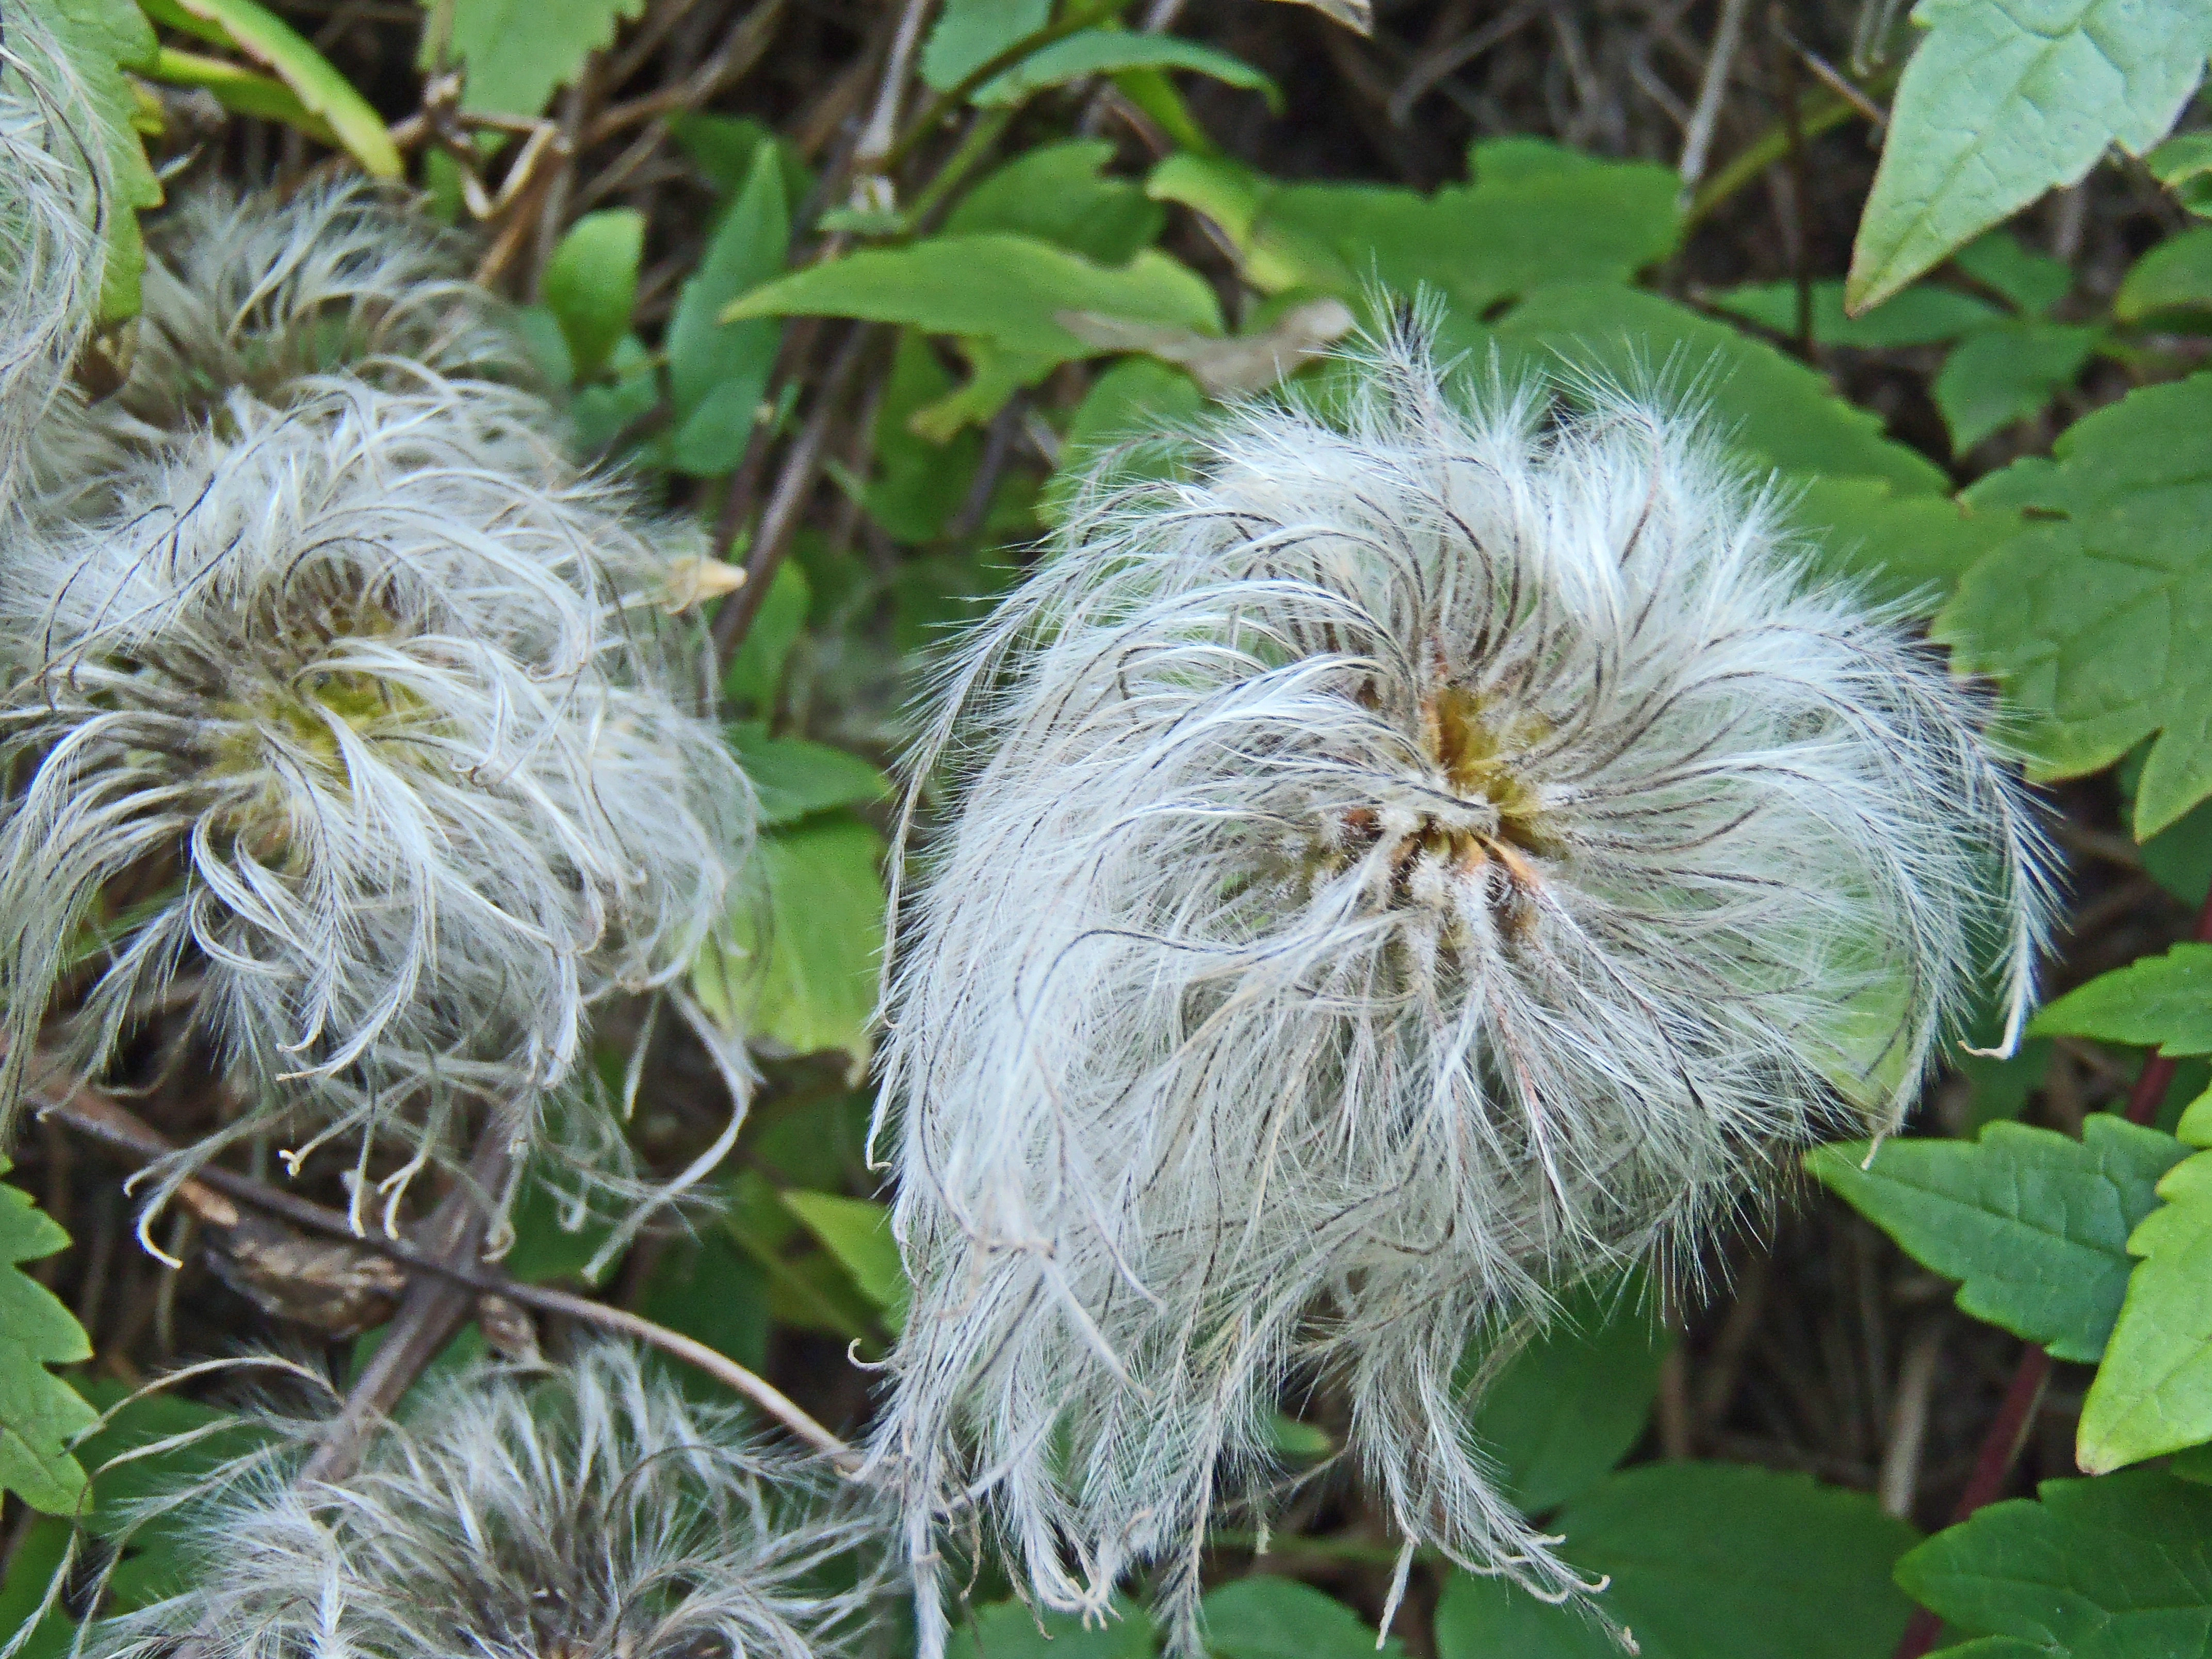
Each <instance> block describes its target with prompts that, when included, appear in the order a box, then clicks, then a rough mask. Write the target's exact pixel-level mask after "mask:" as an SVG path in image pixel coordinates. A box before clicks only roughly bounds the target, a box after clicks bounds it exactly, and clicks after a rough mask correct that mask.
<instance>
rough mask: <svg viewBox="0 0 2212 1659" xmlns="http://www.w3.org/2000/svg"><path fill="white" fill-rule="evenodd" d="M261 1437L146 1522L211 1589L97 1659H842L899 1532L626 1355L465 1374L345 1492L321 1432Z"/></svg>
mask: <svg viewBox="0 0 2212 1659" xmlns="http://www.w3.org/2000/svg"><path fill="white" fill-rule="evenodd" d="M286 1369H289V1370H304V1368H295V1367H286ZM334 1403H335V1402H334ZM230 1420H232V1421H235V1420H237V1419H230ZM246 1420H247V1422H248V1423H249V1424H250V1425H252V1426H254V1427H255V1428H257V1429H258V1433H259V1435H260V1436H261V1437H264V1446H263V1447H262V1448H261V1449H258V1450H257V1451H254V1452H251V1453H248V1454H246V1455H244V1456H242V1457H240V1458H237V1459H235V1460H233V1461H230V1462H225V1463H223V1464H222V1465H221V1466H219V1467H218V1468H216V1470H215V1471H214V1473H213V1474H210V1475H209V1476H207V1477H204V1478H203V1479H200V1480H196V1481H195V1482H194V1484H193V1485H191V1486H189V1487H185V1488H182V1489H179V1490H176V1491H172V1492H167V1493H164V1494H161V1495H160V1496H158V1497H156V1498H153V1499H151V1500H149V1503H148V1504H146V1505H144V1506H143V1508H142V1509H141V1510H139V1512H138V1515H137V1524H140V1525H143V1524H145V1523H146V1522H150V1521H152V1520H155V1519H157V1518H162V1517H165V1516H166V1517H167V1526H168V1527H170V1528H177V1527H178V1525H179V1522H182V1523H183V1525H182V1530H183V1531H184V1533H185V1539H186V1543H185V1552H186V1555H187V1558H188V1559H190V1560H191V1563H192V1564H193V1565H195V1566H196V1567H197V1582H196V1583H194V1584H193V1585H192V1586H191V1588H190V1589H186V1590H185V1591H184V1592H183V1593H181V1594H179V1595H175V1596H173V1597H172V1598H170V1599H168V1600H166V1601H160V1602H157V1603H155V1605H153V1606H151V1607H146V1608H144V1609H143V1610H140V1611H137V1612H134V1613H125V1614H123V1615H121V1616H119V1617H116V1618H112V1619H109V1620H105V1621H102V1622H100V1623H97V1624H94V1625H93V1626H89V1627H88V1629H87V1631H86V1632H85V1633H84V1635H83V1637H82V1638H80V1639H81V1643H82V1651H84V1652H87V1653H89V1654H92V1655H94V1656H97V1659H155V1656H159V1655H167V1654H173V1653H179V1652H190V1653H192V1654H194V1655H196V1656H197V1659H359V1656H365V1655H374V1656H375V1659H449V1656H460V1655H465V1656H468V1659H831V1656H836V1655H841V1654H844V1653H847V1652H848V1651H850V1650H851V1649H852V1645H853V1638H854V1637H855V1636H856V1635H857V1634H858V1633H859V1632H860V1631H861V1630H863V1629H865V1628H866V1617H867V1614H868V1612H869V1610H870V1607H871V1605H872V1602H873V1601H875V1599H876V1595H875V1587H876V1584H877V1583H878V1580H879V1576H880V1575H879V1571H878V1564H879V1563H880V1560H881V1558H882V1550H881V1548H880V1539H881V1535H882V1530H883V1529H882V1528H881V1527H880V1525H879V1524H878V1522H876V1521H875V1519H874V1518H873V1517H872V1515H871V1513H870V1511H869V1510H867V1509H866V1508H865V1507H864V1506H863V1505H862V1504H860V1503H859V1502H856V1501H855V1498H856V1493H855V1492H854V1490H853V1489H851V1488H849V1487H847V1488H845V1489H844V1490H842V1491H841V1490H840V1487H841V1486H842V1483H841V1482H840V1480H839V1479H838V1477H837V1476H836V1475H835V1474H830V1473H829V1472H827V1471H825V1470H824V1469H823V1468H821V1466H820V1465H819V1464H817V1463H810V1462H802V1461H800V1460H799V1459H797V1458H794V1457H793V1456H791V1455H787V1454H784V1453H781V1452H778V1451H775V1450H773V1449H769V1448H768V1447H766V1446H765V1445H763V1444H762V1443H758V1442H757V1440H756V1439H755V1438H754V1437H751V1436H750V1435H749V1434H748V1433H747V1432H746V1431H745V1429H744V1424H743V1421H742V1416H741V1413H738V1411H737V1410H736V1409H734V1408H732V1407H719V1406H710V1405H702V1404H699V1403H697V1402H696V1401H692V1400H690V1399H688V1398H686V1396H685V1395H684V1392H683V1391H682V1390H681V1389H678V1388H677V1387H676V1386H675V1384H674V1383H671V1381H669V1380H668V1379H667V1378H666V1377H665V1376H662V1375H660V1374H659V1372H658V1371H657V1370H651V1369H648V1368H647V1367H645V1366H643V1365H641V1364H640V1363H639V1361H638V1359H637V1358H636V1356H635V1354H633V1353H632V1352H630V1351H629V1350H628V1349H627V1348H623V1347H621V1346H614V1345H605V1346H598V1347H594V1348H592V1349H589V1350H586V1352H584V1353H583V1354H582V1355H581V1356H580V1357H579V1358H577V1359H576V1360H575V1361H574V1364H570V1365H568V1366H566V1367H562V1368H558V1369H556V1370H552V1371H551V1372H550V1374H548V1375H543V1376H532V1375H529V1374H527V1373H517V1372H513V1371H509V1370H500V1369H496V1368H492V1367H480V1368H478V1369H477V1370H472V1371H469V1372H465V1373H462V1374H461V1375H459V1376H455V1377H453V1378H452V1379H450V1380H448V1381H447V1382H446V1383H443V1384H441V1385H440V1386H437V1387H436V1388H435V1389H433V1390H432V1391H430V1392H429V1394H428V1397H427V1398H426V1399H424V1400H423V1401H422V1403H421V1405H420V1406H419V1407H416V1409H414V1410H411V1411H410V1412H408V1413H405V1414H404V1416H403V1417H402V1418H401V1419H399V1420H398V1421H397V1422H393V1423H388V1424H384V1425H380V1426H379V1427H378V1429H377V1430H376V1431H375V1433H374V1436H373V1437H372V1438H371V1439H370V1440H369V1442H368V1446H367V1449H366V1451H365V1454H364V1456H363V1459H362V1464H361V1467H360V1468H358V1469H357V1470H356V1472H355V1473H354V1474H350V1475H349V1476H348V1477H346V1478H345V1479H344V1480H339V1481H335V1482H331V1481H316V1480H308V1481H304V1482H303V1481H301V1480H299V1479H298V1478H297V1470H298V1466H299V1464H300V1463H301V1462H302V1461H303V1460H304V1459H305V1457H306V1455H307V1453H308V1452H309V1451H310V1450H312V1449H313V1444H314V1443H315V1439H316V1437H317V1434H318V1431H319V1429H320V1427H321V1425H320V1424H319V1423H318V1422H314V1421H304V1422H303V1421H301V1420H300V1419H296V1418H285V1417H282V1416H277V1415H275V1414H273V1413H258V1414H256V1415H255V1416H254V1417H252V1418H250V1419H246ZM198 1432H200V1433H203V1434H204V1432H205V1431H198ZM35 1622H36V1621H35V1620H33V1623H35Z"/></svg>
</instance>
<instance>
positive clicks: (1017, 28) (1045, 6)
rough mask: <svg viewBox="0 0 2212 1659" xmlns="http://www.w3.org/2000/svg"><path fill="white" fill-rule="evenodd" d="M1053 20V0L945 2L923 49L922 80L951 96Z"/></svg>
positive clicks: (934, 90) (955, 0)
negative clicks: (985, 65)
mask: <svg viewBox="0 0 2212 1659" xmlns="http://www.w3.org/2000/svg"><path fill="white" fill-rule="evenodd" d="M1050 21H1052V0H945V9H944V10H943V11H941V12H939V14H938V18H937V21H936V22H935V23H934V24H933V25H932V26H931V28H930V31H929V38H928V39H927V40H924V41H923V42H922V46H921V78H922V82H923V84H925V85H926V86H927V87H928V88H929V89H930V90H931V91H932V92H950V91H951V89H952V88H954V87H956V86H957V85H959V84H960V82H963V81H964V80H966V79H967V78H968V76H969V75H970V74H972V73H974V72H975V70H979V69H981V68H982V67H983V65H984V64H987V63H989V62H990V61H991V59H993V58H996V57H997V56H998V55H999V54H1000V52H1004V51H1006V49H1007V48H1008V47H1010V46H1013V45H1014V44H1015V43H1016V42H1017V41H1019V40H1027V39H1028V38H1029V37H1030V35H1032V34H1035V33H1036V32H1037V31H1038V30H1039V29H1041V28H1042V27H1044V26H1045V25H1046V24H1047V23H1049V22H1050Z"/></svg>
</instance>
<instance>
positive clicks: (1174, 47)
mask: <svg viewBox="0 0 2212 1659" xmlns="http://www.w3.org/2000/svg"><path fill="white" fill-rule="evenodd" d="M1170 69H1176V70H1191V71H1193V72H1194V73H1196V74H1199V75H1204V76H1210V77H1212V79H1214V80H1216V81H1219V82H1223V83H1224V84H1225V85H1227V86H1232V87H1242V88H1244V89H1245V90H1247V91H1250V92H1260V93H1264V94H1267V106H1268V107H1269V108H1270V109H1273V110H1274V111H1275V112H1278V113H1280V112H1281V111H1282V107H1283V94H1282V91H1281V89H1280V88H1278V87H1277V86H1276V85H1275V83H1274V82H1273V81H1271V80H1269V79H1268V78H1267V76H1264V75H1262V74H1261V73H1260V71H1259V70H1255V69H1254V68H1253V67H1252V66H1251V65H1250V64H1248V63H1246V62H1244V61H1243V59H1242V58H1231V56H1230V55H1229V54H1228V53H1227V52H1220V51H1217V50H1216V49H1215V48H1213V47H1212V46H1200V44H1199V43H1198V42H1197V41H1195V40H1181V39H1178V38H1177V37H1176V36H1175V35H1172V34H1132V33H1129V32H1128V31H1127V30H1126V29H1105V28H1098V29H1079V30H1077V31H1076V33H1073V34H1070V35H1065V36H1063V37H1061V38H1060V40H1054V42H1053V43H1052V44H1051V45H1049V46H1041V47H1039V48H1038V49H1037V50H1036V51H1035V52H1031V53H1030V55H1029V56H1028V57H1026V58H1023V59H1022V61H1021V62H1020V63H1018V64H1015V65H1014V66H1013V67H1012V69H1009V70H1006V72H1005V73H1004V74H1000V75H994V76H992V77H991V78H990V79H989V80H987V81H986V82H983V84H982V85H981V86H980V87H978V88H975V97H974V101H975V103H977V104H980V105H982V106H985V107H989V106H993V105H1003V104H1018V103H1020V102H1021V101H1022V100H1024V98H1027V97H1029V96H1030V94H1033V93H1037V92H1042V91H1043V90H1044V89H1045V88H1047V87H1058V86H1065V85H1066V84H1067V83H1068V82H1071V81H1082V80H1086V79H1088V78H1089V77H1091V76H1094V75H1111V74H1113V73H1114V72H1115V71H1116V70H1170Z"/></svg>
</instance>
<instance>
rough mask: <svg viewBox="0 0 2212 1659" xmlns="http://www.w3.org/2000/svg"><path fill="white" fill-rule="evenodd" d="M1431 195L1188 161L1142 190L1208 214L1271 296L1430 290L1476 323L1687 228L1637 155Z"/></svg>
mask: <svg viewBox="0 0 2212 1659" xmlns="http://www.w3.org/2000/svg"><path fill="white" fill-rule="evenodd" d="M1480 155H1481V151H1480V149H1478V155H1477V161H1478V170H1477V173H1476V176H1475V179H1474V183H1473V184H1471V185H1453V186H1448V187H1447V188H1445V189H1443V190H1439V191H1437V192H1436V193H1435V194H1433V195H1431V196H1423V195H1421V194H1419V192H1417V191H1410V190H1399V189H1391V188H1385V187H1383V186H1379V185H1279V184H1277V183H1276V182H1275V181H1274V180H1273V179H1267V178H1264V177H1261V175H1259V174H1256V173H1249V172H1247V171H1246V170H1244V169H1243V168H1242V167H1237V165H1235V164H1234V163H1231V162H1226V161H1208V160H1202V159H1200V158H1196V157H1192V156H1188V155H1177V156H1172V157H1170V158H1169V159H1168V160H1167V161H1163V162H1162V163H1160V165H1159V166H1158V167H1155V168H1153V170H1152V176H1151V178H1150V179H1149V180H1148V181H1147V182H1146V189H1147V190H1148V191H1150V192H1151V193H1152V195H1153V196H1154V197H1158V199H1160V200H1162V201H1177V202H1182V203H1184V204H1187V205H1188V206H1190V207H1192V208H1194V209H1195V210H1197V211H1199V212H1200V213H1203V214H1205V215H1206V216H1207V217H1208V218H1210V219H1212V220H1213V221H1214V222H1216V223H1217V224H1218V225H1220V226H1221V228H1223V229H1224V230H1225V231H1226V232H1227V233H1228V234H1229V235H1230V237H1231V240H1233V241H1235V242H1236V243H1237V246H1238V249H1239V251H1240V252H1242V253H1243V256H1244V259H1245V276H1246V277H1247V279H1248V280H1249V281H1250V282H1251V283H1253V284H1254V285H1255V286H1256V287H1258V288H1260V289H1262V290H1263V291H1265V292H1267V293H1284V292H1287V291H1289V290H1291V289H1318V290H1320V291H1321V292H1322V293H1327V294H1334V295H1337V296H1338V297H1340V298H1342V299H1346V300H1350V301H1354V302H1358V301H1361V300H1362V299H1364V296H1365V295H1366V293H1367V291H1368V289H1370V287H1371V286H1372V285H1373V284H1374V283H1376V282H1378V281H1379V282H1380V283H1383V285H1384V286H1385V287H1386V288H1388V289H1391V290H1392V291H1394V292H1395V293H1397V294H1399V295H1405V296H1407V297H1410V296H1412V295H1413V294H1414V293H1416V292H1417V291H1418V290H1419V289H1422V288H1423V287H1427V288H1431V289H1434V290H1436V292H1437V293H1438V294H1440V295H1443V297H1444V298H1445V299H1447V300H1449V301H1450V302H1451V304H1452V305H1453V306H1454V307H1456V308H1457V309H1458V310H1460V311H1461V312H1462V313H1465V314H1466V315H1467V316H1468V317H1470V318H1472V317H1479V316H1480V315H1482V314H1483V313H1486V312H1487V311H1489V310H1490V309H1492V307H1495V306H1496V305H1497V304H1498V302H1499V301H1503V300H1507V299H1510V298H1512V297H1513V296H1514V295H1520V294H1525V293H1528V291H1529V290H1530V289H1534V288H1536V287H1537V286H1539V285H1540V284H1543V283H1575V282H1590V283H1625V282H1626V281H1627V280H1628V279H1629V278H1630V277H1631V276H1634V275H1635V274H1636V272H1637V271H1638V270H1642V269H1643V268H1644V266H1646V265H1648V264H1653V263H1654V262H1656V261H1657V260H1659V259H1662V258H1665V257H1666V256H1667V255H1668V253H1669V252H1672V251H1673V250H1674V243H1675V240H1676V238H1677V237H1678V236H1679V234H1680V215H1679V211H1678V210H1677V206H1676V200H1675V198H1676V195H1677V193H1678V187H1679V185H1678V181H1677V180H1676V179H1675V178H1674V174H1673V173H1669V172H1668V171H1667V170H1666V169H1665V168H1663V167H1653V166H1651V165H1650V164H1649V163H1646V162H1640V161H1589V163H1588V164H1587V165H1582V166H1565V165H1561V166H1552V167H1529V166H1527V165H1518V166H1510V167H1490V168H1483V167H1480Z"/></svg>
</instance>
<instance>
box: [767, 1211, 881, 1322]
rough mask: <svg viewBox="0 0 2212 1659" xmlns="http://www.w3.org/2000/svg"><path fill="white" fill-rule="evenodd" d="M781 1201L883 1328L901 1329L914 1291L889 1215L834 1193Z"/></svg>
mask: <svg viewBox="0 0 2212 1659" xmlns="http://www.w3.org/2000/svg"><path fill="white" fill-rule="evenodd" d="M783 1202H784V1207H785V1208H787V1209H788V1210H789V1211H790V1212H792V1213H793V1215H795V1216H797V1217H798V1218H799V1220H800V1221H801V1222H802V1223H804V1224H805V1227H806V1231H808V1232H810V1233H812V1234H813V1235H814V1237H816V1238H817V1239H818V1240H819V1241H820V1242H821V1244H822V1248H823V1249H825V1250H827V1251H829V1254H830V1255H833V1256H835V1257H836V1258H837V1265H838V1266H839V1267H842V1268H843V1269H844V1270H845V1271H846V1272H847V1273H849V1274H851V1275H852V1279H853V1283H854V1285H858V1286H859V1287H860V1294H861V1295H863V1296H865V1297H867V1298H868V1300H869V1301H871V1302H872V1303H874V1304H876V1309H877V1311H878V1312H879V1313H881V1314H882V1315H883V1316H884V1323H885V1324H886V1325H888V1326H889V1327H890V1328H891V1329H892V1330H894V1331H896V1330H897V1329H898V1328H900V1326H902V1324H904V1323H905V1322H906V1308H907V1301H908V1297H910V1296H911V1294H912V1290H911V1287H909V1286H908V1284H907V1279H906V1267H905V1265H904V1264H903V1263H902V1262H901V1261H900V1260H899V1249H898V1241H897V1240H896V1239H895V1238H893V1237H891V1215H890V1211H889V1210H887V1209H885V1208H884V1206H882V1205H880V1204H878V1203H875V1202H874V1201H872V1200H869V1199H865V1198H846V1197H844V1196H842V1194H836V1193H810V1192H799V1191H793V1192H787V1193H786V1194H784V1195H783Z"/></svg>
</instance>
